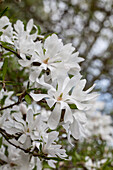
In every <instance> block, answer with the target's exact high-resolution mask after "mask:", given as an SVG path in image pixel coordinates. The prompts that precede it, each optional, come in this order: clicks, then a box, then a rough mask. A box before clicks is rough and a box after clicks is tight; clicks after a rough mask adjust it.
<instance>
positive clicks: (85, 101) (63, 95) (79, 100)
mask: <svg viewBox="0 0 113 170" xmlns="http://www.w3.org/2000/svg"><path fill="white" fill-rule="evenodd" d="M80 78H81V76H79V75H78V76H74V77H72V78H71V79H70V78H69V77H66V78H65V79H64V77H62V76H61V77H58V79H57V83H58V84H57V83H56V85H55V86H50V85H49V84H47V83H45V82H44V81H43V82H41V85H43V86H44V87H47V89H48V88H49V90H48V94H34V93H31V94H30V95H31V97H32V98H33V99H34V100H35V101H40V100H41V99H43V98H45V100H46V101H47V104H48V105H49V107H50V108H51V107H52V106H53V105H55V107H54V110H53V111H52V114H51V115H50V118H49V120H48V125H49V127H50V128H51V129H55V128H56V127H57V125H58V123H59V121H60V117H61V110H62V109H65V115H64V123H66V122H68V121H69V122H71V123H72V122H73V116H72V111H71V109H70V107H69V104H75V105H76V106H77V108H78V109H79V110H88V109H89V108H90V107H91V102H92V100H93V99H94V98H95V97H97V93H91V94H89V92H90V91H91V90H92V89H93V87H94V86H93V87H91V88H90V89H88V90H87V91H83V89H84V87H85V84H86V80H80ZM39 83H40V82H39ZM50 87H51V88H50Z"/></svg>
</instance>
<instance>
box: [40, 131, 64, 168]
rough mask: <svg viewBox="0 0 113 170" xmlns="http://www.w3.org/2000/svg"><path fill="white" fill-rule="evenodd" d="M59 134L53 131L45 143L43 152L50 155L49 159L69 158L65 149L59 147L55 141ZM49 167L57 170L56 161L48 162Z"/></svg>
mask: <svg viewBox="0 0 113 170" xmlns="http://www.w3.org/2000/svg"><path fill="white" fill-rule="evenodd" d="M58 134H59V133H58V132H56V131H53V132H50V133H49V134H48V138H47V139H45V141H44V143H43V148H42V151H43V153H45V154H48V157H57V156H58V157H60V158H61V159H65V157H67V154H66V151H65V149H61V147H62V146H61V145H57V144H56V142H55V140H56V139H57V137H58ZM48 163H49V165H50V166H51V167H53V168H55V165H54V161H52V160H50V161H48Z"/></svg>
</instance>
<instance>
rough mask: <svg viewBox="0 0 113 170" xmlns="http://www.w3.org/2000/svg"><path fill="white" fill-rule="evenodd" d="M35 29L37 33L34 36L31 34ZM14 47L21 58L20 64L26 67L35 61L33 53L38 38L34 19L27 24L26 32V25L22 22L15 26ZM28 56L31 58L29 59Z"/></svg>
mask: <svg viewBox="0 0 113 170" xmlns="http://www.w3.org/2000/svg"><path fill="white" fill-rule="evenodd" d="M33 27H35V29H36V32H35V33H34V34H30V33H31V31H32V29H33ZM14 29H15V31H14V37H13V41H14V45H15V47H16V49H17V51H18V53H19V54H20V56H21V58H22V59H21V60H18V62H19V64H20V65H22V66H24V67H26V66H29V65H30V64H31V63H32V62H33V61H34V59H33V57H32V55H33V53H34V48H35V43H34V40H35V39H36V38H37V28H36V26H35V25H34V24H33V19H30V20H29V22H28V23H27V26H26V30H24V24H23V22H21V21H20V20H18V21H17V22H16V24H14ZM26 55H27V56H29V57H30V58H31V60H30V58H29V59H27V58H26Z"/></svg>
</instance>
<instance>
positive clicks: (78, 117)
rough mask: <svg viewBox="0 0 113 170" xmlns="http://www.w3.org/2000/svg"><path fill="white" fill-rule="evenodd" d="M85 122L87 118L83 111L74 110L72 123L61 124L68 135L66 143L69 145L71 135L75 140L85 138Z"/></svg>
mask: <svg viewBox="0 0 113 170" xmlns="http://www.w3.org/2000/svg"><path fill="white" fill-rule="evenodd" d="M86 122H87V118H86V115H85V113H84V112H83V111H78V110H74V113H73V122H72V123H70V122H67V123H65V124H63V127H64V128H65V130H66V132H67V133H68V141H69V143H70V144H71V145H73V144H72V142H71V139H70V135H72V136H73V137H74V138H75V139H76V140H78V139H80V138H81V137H86Z"/></svg>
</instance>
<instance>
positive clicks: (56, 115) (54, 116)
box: [48, 103, 61, 129]
mask: <svg viewBox="0 0 113 170" xmlns="http://www.w3.org/2000/svg"><path fill="white" fill-rule="evenodd" d="M60 117H61V109H60V104H59V103H56V105H55V108H54V110H53V112H52V113H51V115H50V117H49V120H48V126H49V128H50V129H55V128H56V127H57V125H58V123H59V121H60Z"/></svg>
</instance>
